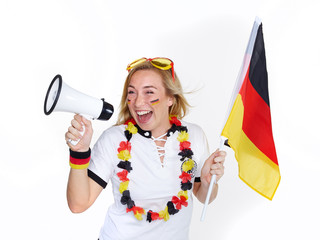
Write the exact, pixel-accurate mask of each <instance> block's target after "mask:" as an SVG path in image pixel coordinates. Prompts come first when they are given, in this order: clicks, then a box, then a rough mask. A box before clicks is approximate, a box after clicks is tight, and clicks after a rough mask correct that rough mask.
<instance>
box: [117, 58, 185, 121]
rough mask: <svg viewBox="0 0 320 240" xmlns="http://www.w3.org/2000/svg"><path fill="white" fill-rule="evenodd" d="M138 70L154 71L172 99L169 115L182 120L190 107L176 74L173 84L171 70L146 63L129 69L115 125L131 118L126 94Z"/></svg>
mask: <svg viewBox="0 0 320 240" xmlns="http://www.w3.org/2000/svg"><path fill="white" fill-rule="evenodd" d="M140 70H150V71H154V72H156V73H158V74H159V75H160V76H161V78H162V83H163V86H164V88H165V91H166V94H167V95H168V96H172V97H173V98H174V101H173V104H172V106H170V107H169V114H170V115H176V116H177V117H178V118H179V119H182V118H183V117H184V116H185V115H186V114H187V113H188V110H189V109H188V108H189V107H190V105H189V103H188V102H187V100H186V98H185V97H184V95H183V94H184V92H183V90H182V86H181V83H180V80H179V78H178V76H177V74H176V73H174V79H175V80H174V82H173V78H172V71H171V69H169V70H161V69H158V68H156V67H154V66H153V65H152V64H151V63H150V62H149V61H146V62H143V63H141V64H139V65H138V66H136V67H135V68H133V69H131V70H130V72H129V74H128V76H127V78H126V81H125V83H124V86H123V92H122V97H121V102H120V112H119V115H118V121H117V123H116V125H121V124H124V123H125V122H126V121H128V120H129V119H131V118H132V116H131V114H130V111H129V108H128V102H127V94H128V93H127V92H128V86H129V83H130V80H131V78H132V76H133V74H134V73H135V72H137V71H140Z"/></svg>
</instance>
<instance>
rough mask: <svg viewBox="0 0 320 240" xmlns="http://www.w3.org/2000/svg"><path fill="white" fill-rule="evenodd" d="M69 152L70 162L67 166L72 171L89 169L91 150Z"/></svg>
mask: <svg viewBox="0 0 320 240" xmlns="http://www.w3.org/2000/svg"><path fill="white" fill-rule="evenodd" d="M69 150H70V161H69V165H70V167H71V168H73V169H85V168H88V167H89V163H90V158H91V149H90V148H89V150H88V151H87V152H74V151H72V150H71V149H69Z"/></svg>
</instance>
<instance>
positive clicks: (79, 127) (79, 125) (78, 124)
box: [71, 119, 83, 132]
mask: <svg viewBox="0 0 320 240" xmlns="http://www.w3.org/2000/svg"><path fill="white" fill-rule="evenodd" d="M71 125H72V127H74V128H75V129H77V130H78V131H80V132H82V131H83V127H82V123H81V122H79V121H78V120H76V119H72V120H71Z"/></svg>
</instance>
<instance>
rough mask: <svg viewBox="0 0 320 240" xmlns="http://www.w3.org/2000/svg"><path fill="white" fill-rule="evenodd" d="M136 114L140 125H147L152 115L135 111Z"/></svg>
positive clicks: (149, 112)
mask: <svg viewBox="0 0 320 240" xmlns="http://www.w3.org/2000/svg"><path fill="white" fill-rule="evenodd" d="M136 113H137V116H138V121H139V122H140V123H147V122H148V121H149V120H150V118H151V116H152V114H153V112H152V111H136Z"/></svg>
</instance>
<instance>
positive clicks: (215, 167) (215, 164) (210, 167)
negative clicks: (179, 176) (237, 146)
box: [201, 150, 227, 184]
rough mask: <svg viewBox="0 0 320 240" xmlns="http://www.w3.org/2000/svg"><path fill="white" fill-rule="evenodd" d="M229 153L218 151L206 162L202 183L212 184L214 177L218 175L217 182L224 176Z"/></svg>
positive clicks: (203, 168)
mask: <svg viewBox="0 0 320 240" xmlns="http://www.w3.org/2000/svg"><path fill="white" fill-rule="evenodd" d="M226 155H227V153H226V152H225V151H219V150H216V151H215V152H214V153H212V154H211V156H210V157H209V158H208V159H207V160H206V161H205V163H204V165H203V167H202V170H201V183H206V184H210V181H211V177H212V175H216V182H218V181H219V179H220V178H221V177H222V176H223V174H224V166H223V164H224V161H225V158H226Z"/></svg>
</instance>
